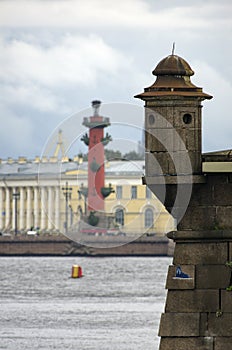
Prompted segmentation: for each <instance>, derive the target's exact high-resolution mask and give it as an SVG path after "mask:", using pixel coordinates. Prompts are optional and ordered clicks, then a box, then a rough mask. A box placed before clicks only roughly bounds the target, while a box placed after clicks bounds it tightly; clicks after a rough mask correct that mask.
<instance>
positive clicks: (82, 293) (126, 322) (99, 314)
mask: <svg viewBox="0 0 232 350" xmlns="http://www.w3.org/2000/svg"><path fill="white" fill-rule="evenodd" d="M0 264H1V273H0V283H1V289H0V292H1V293H0V303H1V311H0V349H1V350H3V349H4V350H5V349H6V350H32V349H33V350H50V349H56V350H67V349H70V350H71V349H73V350H74V349H75V350H156V349H158V344H159V338H158V336H157V334H158V327H159V320H160V314H161V313H162V312H163V310H164V303H165V297H166V291H165V288H164V287H165V280H166V275H167V269H168V266H169V265H170V264H171V258H167V257H162V258H161V257H146V258H143V257H123V258H119V257H116V258H112V257H111V258H110V257H107V258H96V257H94V258H93V257H56V258H53V257H45V258H44V257H39V258H38V257H36V258H35V257H13V258H11V257H6V258H5V257H1V258H0ZM74 264H78V265H80V266H81V267H82V270H83V274H84V277H83V278H79V279H73V278H70V277H71V269H72V265H74Z"/></svg>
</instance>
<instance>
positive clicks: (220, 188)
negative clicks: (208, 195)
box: [213, 183, 232, 206]
mask: <svg viewBox="0 0 232 350" xmlns="http://www.w3.org/2000/svg"><path fill="white" fill-rule="evenodd" d="M213 189H214V191H213V196H214V197H213V199H214V203H215V204H216V205H222V206H225V205H226V206H231V204H232V183H217V184H215V185H214V188H213ZM222 194H223V195H222Z"/></svg>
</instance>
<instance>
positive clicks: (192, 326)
mask: <svg viewBox="0 0 232 350" xmlns="http://www.w3.org/2000/svg"><path fill="white" fill-rule="evenodd" d="M199 324H200V314H199V313H198V314H197V313H166V314H162V315H161V320H160V329H159V336H161V337H198V336H199V335H200V334H199V330H200V327H199Z"/></svg>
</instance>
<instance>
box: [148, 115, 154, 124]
mask: <svg viewBox="0 0 232 350" xmlns="http://www.w3.org/2000/svg"><path fill="white" fill-rule="evenodd" d="M148 118H149V124H150V125H153V124H155V116H154V114H149V117H148Z"/></svg>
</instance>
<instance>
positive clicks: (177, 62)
mask: <svg viewBox="0 0 232 350" xmlns="http://www.w3.org/2000/svg"><path fill="white" fill-rule="evenodd" d="M152 74H153V75H156V76H158V75H182V76H191V75H193V74H194V71H193V70H192V68H191V67H190V65H189V64H188V63H187V62H186V61H185V60H184V59H183V58H182V57H180V56H177V55H169V56H167V57H165V58H163V59H162V60H161V61H160V62H159V63H158V64H157V66H156V68H155V69H154V70H153V72H152Z"/></svg>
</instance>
